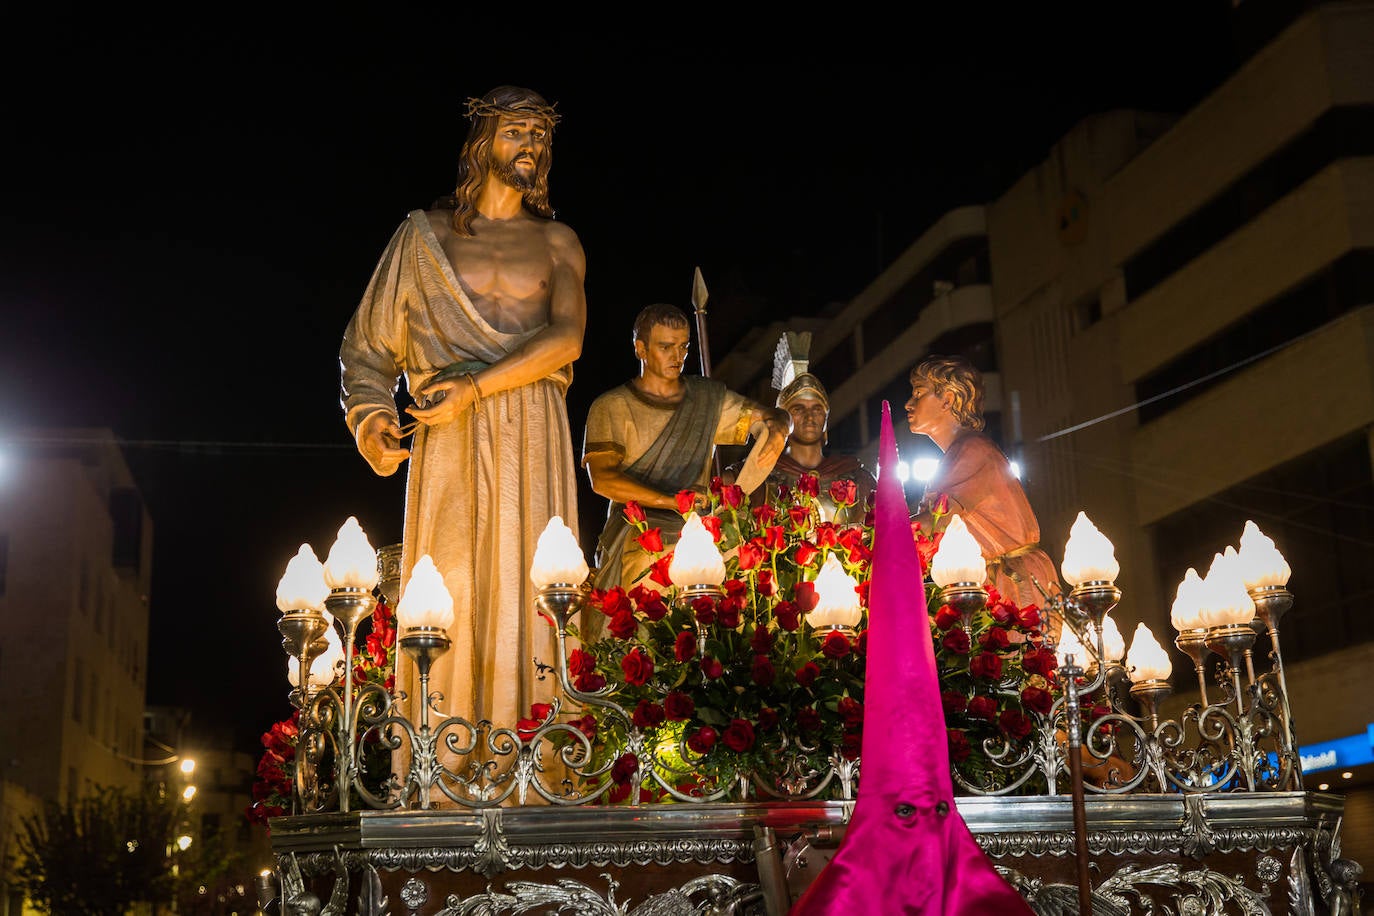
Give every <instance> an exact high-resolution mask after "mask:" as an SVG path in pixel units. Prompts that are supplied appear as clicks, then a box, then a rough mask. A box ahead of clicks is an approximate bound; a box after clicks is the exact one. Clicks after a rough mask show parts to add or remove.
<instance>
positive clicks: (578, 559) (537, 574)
mask: <svg viewBox="0 0 1374 916" xmlns="http://www.w3.org/2000/svg"><path fill="white" fill-rule="evenodd" d="M590 572H591V570H590V569H589V568H588V567H587V559H586V557H584V556H583V555H582V548H581V547H580V546H578V543H577V537H576V536H575V535H574V534H573V533H572V529H571V528H569V527H568V526H567V525H566V524H564V522H563V519H562V518H561V517H560V516H557V515H555V516H554V517H553V518H551V519H549V523H548V524H547V525H546V526H544V531H543V533H542V534H540V535H539V544H538V546H536V547H535V549H534V562H533V563H532V564H530V581H531V582H533V583H534V587H535V588H548V587H549V586H550V585H570V586H578V585H581V584H582V583H583V582H584V581H585V580H586V578H587V575H588V573H590Z"/></svg>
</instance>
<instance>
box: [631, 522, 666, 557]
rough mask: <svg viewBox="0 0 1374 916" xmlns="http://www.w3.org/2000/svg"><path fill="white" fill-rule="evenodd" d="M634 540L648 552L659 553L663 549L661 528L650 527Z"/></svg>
mask: <svg viewBox="0 0 1374 916" xmlns="http://www.w3.org/2000/svg"><path fill="white" fill-rule="evenodd" d="M635 541H636V542H637V543H638V544H639V546H640V547H643V548H644V549H645V550H647V551H648V552H649V553H659V552H660V551H662V550H663V529H661V528H650V529H649V530H648V531H645V532H644V533H643V534H641V535H640V536H639V537H637V538H635Z"/></svg>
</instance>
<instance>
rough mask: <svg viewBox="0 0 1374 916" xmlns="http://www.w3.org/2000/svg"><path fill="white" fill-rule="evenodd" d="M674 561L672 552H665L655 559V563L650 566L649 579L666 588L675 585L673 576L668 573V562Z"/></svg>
mask: <svg viewBox="0 0 1374 916" xmlns="http://www.w3.org/2000/svg"><path fill="white" fill-rule="evenodd" d="M672 562H673V555H672V554H671V553H669V554H665V555H663V556H661V557H659V558H658V559H657V560H655V561H654V565H653V566H650V567H649V581H650V582H653V583H654V584H656V585H661V586H663V587H664V588H672V587H673V577H672V576H670V575H668V564H670V563H672Z"/></svg>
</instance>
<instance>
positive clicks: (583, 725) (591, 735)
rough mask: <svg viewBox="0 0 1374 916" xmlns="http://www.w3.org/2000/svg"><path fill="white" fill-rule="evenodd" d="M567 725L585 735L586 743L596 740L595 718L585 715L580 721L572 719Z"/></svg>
mask: <svg viewBox="0 0 1374 916" xmlns="http://www.w3.org/2000/svg"><path fill="white" fill-rule="evenodd" d="M568 724H569V725H571V726H572V727H573V728H575V729H577V730H578V731H580V732H581V733H582V734H584V735H586V736H587V740H588V741H595V740H596V717H594V716H592V715H591V714H588V715H585V716H583V717H582V718H580V719H573V720H572V721H571V722H569V723H568Z"/></svg>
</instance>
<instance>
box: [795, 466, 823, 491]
mask: <svg viewBox="0 0 1374 916" xmlns="http://www.w3.org/2000/svg"><path fill="white" fill-rule="evenodd" d="M797 492H798V493H804V494H806V495H807V496H820V495H821V479H820V478H819V477H817V476H816V475H815V474H812V473H810V472H807V473H805V474H802V475H801V476H800V477H798V478H797Z"/></svg>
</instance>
